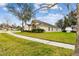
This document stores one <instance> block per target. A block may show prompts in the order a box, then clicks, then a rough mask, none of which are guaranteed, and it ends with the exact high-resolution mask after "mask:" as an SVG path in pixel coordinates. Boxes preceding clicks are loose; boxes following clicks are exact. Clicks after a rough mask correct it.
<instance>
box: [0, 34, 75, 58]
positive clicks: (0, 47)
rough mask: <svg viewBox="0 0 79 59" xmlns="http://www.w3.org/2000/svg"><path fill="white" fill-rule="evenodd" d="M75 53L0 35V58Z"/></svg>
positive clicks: (68, 54) (7, 35)
mask: <svg viewBox="0 0 79 59" xmlns="http://www.w3.org/2000/svg"><path fill="white" fill-rule="evenodd" d="M73 52H74V51H73V50H71V49H65V48H60V47H55V46H51V45H46V44H42V43H37V42H32V41H29V40H25V39H21V38H16V37H14V36H11V35H9V34H5V33H0V56H70V55H72V54H73Z"/></svg>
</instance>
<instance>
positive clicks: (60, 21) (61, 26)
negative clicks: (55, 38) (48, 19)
mask: <svg viewBox="0 0 79 59" xmlns="http://www.w3.org/2000/svg"><path fill="white" fill-rule="evenodd" d="M63 25H64V22H63V19H60V20H58V21H57V22H56V26H57V27H59V28H61V29H62V30H63Z"/></svg>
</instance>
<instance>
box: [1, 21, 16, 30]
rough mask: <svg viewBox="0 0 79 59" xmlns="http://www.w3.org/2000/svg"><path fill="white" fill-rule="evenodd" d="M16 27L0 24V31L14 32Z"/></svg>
mask: <svg viewBox="0 0 79 59" xmlns="http://www.w3.org/2000/svg"><path fill="white" fill-rule="evenodd" d="M15 29H16V26H15V25H8V24H5V23H3V24H0V30H15Z"/></svg>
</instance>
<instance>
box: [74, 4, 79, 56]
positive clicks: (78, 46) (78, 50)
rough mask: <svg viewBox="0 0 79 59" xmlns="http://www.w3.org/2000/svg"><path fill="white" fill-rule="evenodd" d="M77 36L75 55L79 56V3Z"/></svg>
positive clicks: (78, 9)
mask: <svg viewBox="0 0 79 59" xmlns="http://www.w3.org/2000/svg"><path fill="white" fill-rule="evenodd" d="M76 14H77V32H76V34H77V38H76V44H75V53H74V55H76V56H79V3H78V4H77V13H76Z"/></svg>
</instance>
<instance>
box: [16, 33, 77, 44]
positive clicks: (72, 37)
mask: <svg viewBox="0 0 79 59" xmlns="http://www.w3.org/2000/svg"><path fill="white" fill-rule="evenodd" d="M17 34H21V35H25V36H31V37H36V38H42V39H45V40H50V41H57V42H63V43H68V44H75V42H76V34H75V33H64V32H45V33H27V32H18V33H17Z"/></svg>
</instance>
